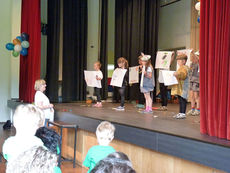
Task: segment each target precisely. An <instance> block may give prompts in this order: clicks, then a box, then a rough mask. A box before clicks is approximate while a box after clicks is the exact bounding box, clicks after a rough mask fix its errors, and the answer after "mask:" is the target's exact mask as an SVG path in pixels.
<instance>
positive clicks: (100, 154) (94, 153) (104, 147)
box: [83, 121, 115, 172]
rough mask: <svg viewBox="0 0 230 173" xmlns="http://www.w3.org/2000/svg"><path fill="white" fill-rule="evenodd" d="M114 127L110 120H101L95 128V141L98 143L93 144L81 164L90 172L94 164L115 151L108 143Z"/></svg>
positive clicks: (112, 136)
mask: <svg viewBox="0 0 230 173" xmlns="http://www.w3.org/2000/svg"><path fill="white" fill-rule="evenodd" d="M114 132H115V127H114V125H112V124H111V123H110V122H107V121H103V122H102V123H100V124H99V125H98V127H97V130H96V135H97V141H98V143H99V145H96V146H93V147H92V148H90V149H89V151H88V153H87V155H86V157H85V161H84V163H83V165H84V166H85V167H87V168H89V171H88V172H90V171H91V170H92V169H93V168H94V167H95V165H96V164H97V163H98V162H99V161H100V160H102V159H104V158H105V157H107V156H108V155H109V154H111V153H113V152H115V149H114V148H113V147H111V146H109V144H110V143H111V141H112V140H113V138H114Z"/></svg>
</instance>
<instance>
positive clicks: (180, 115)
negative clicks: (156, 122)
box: [176, 113, 186, 119]
mask: <svg viewBox="0 0 230 173" xmlns="http://www.w3.org/2000/svg"><path fill="white" fill-rule="evenodd" d="M185 118H186V114H183V113H179V114H177V116H176V119H185Z"/></svg>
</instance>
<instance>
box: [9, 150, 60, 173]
mask: <svg viewBox="0 0 230 173" xmlns="http://www.w3.org/2000/svg"><path fill="white" fill-rule="evenodd" d="M57 159H58V156H57V155H56V154H54V153H52V152H50V151H49V150H47V149H45V148H44V147H41V146H39V147H38V146H36V147H33V148H31V149H29V150H27V151H25V152H23V153H22V154H20V155H19V156H18V157H17V158H16V159H12V160H10V161H9V162H8V163H7V167H6V173H15V172H20V173H21V172H23V173H38V172H39V173H53V172H54V167H56V166H57V164H58V163H57ZM15 170H17V171H15Z"/></svg>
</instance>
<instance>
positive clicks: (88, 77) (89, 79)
mask: <svg viewBox="0 0 230 173" xmlns="http://www.w3.org/2000/svg"><path fill="white" fill-rule="evenodd" d="M84 74H85V81H86V84H87V86H89V87H97V88H100V85H99V82H98V81H97V79H96V75H97V72H96V71H86V70H85V71H84Z"/></svg>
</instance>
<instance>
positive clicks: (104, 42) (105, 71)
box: [100, 0, 108, 99]
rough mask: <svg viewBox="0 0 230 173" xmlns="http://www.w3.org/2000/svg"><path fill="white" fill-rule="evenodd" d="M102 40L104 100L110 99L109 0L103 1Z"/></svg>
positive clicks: (101, 60)
mask: <svg viewBox="0 0 230 173" xmlns="http://www.w3.org/2000/svg"><path fill="white" fill-rule="evenodd" d="M101 7H102V8H101V38H100V62H101V64H102V67H101V71H102V73H103V76H104V77H103V80H102V86H103V87H102V93H101V96H102V98H103V99H106V98H107V97H108V84H107V82H108V80H107V78H108V68H107V66H108V0H101Z"/></svg>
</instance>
